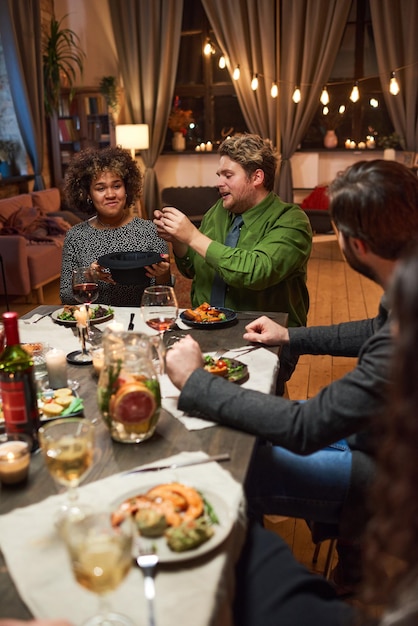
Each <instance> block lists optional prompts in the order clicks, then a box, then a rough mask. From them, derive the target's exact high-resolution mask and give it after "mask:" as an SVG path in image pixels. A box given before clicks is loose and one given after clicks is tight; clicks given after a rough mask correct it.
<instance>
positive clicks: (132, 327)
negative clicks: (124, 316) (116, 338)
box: [128, 313, 135, 330]
mask: <svg viewBox="0 0 418 626" xmlns="http://www.w3.org/2000/svg"><path fill="white" fill-rule="evenodd" d="M134 317H135V313H131V319H130V320H129V324H128V330H133V329H134Z"/></svg>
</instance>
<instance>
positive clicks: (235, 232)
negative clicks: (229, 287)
mask: <svg viewBox="0 0 418 626" xmlns="http://www.w3.org/2000/svg"><path fill="white" fill-rule="evenodd" d="M242 224H243V219H242V216H241V215H237V216H236V217H235V219H234V221H233V222H232V226H231V228H230V229H229V231H228V233H227V235H226V239H225V245H226V246H229V247H230V248H235V246H236V245H237V243H238V239H239V233H240V230H241V226H242ZM225 293H226V283H225V281H224V280H223V279H222V278H221V277H220V276H219V274H218V273H215V277H214V279H213V284H212V293H211V296H210V304H211V305H212V306H224V305H225Z"/></svg>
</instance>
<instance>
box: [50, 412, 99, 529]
mask: <svg viewBox="0 0 418 626" xmlns="http://www.w3.org/2000/svg"><path fill="white" fill-rule="evenodd" d="M38 434H39V444H40V447H41V450H42V454H43V456H44V459H45V463H46V466H47V469H48V471H49V473H50V474H51V476H52V478H53V479H54V480H55V481H56V482H57V483H58V484H59V485H64V486H65V487H67V498H66V501H65V502H64V503H63V505H62V506H61V508H60V510H59V511H58V514H57V525H58V526H59V527H61V526H62V524H63V523H66V522H67V521H68V520H71V519H80V518H83V517H84V516H85V515H86V513H87V512H88V510H87V509H86V508H85V507H81V506H80V505H79V504H78V490H77V487H78V485H79V484H80V482H81V481H82V479H83V478H84V477H85V476H86V475H87V472H88V471H89V470H90V468H91V466H92V464H93V455H94V425H93V424H92V423H91V422H88V421H87V420H86V419H85V418H79V417H65V418H62V419H57V420H54V421H52V422H49V423H47V424H45V425H44V426H41V428H40V429H39V431H38Z"/></svg>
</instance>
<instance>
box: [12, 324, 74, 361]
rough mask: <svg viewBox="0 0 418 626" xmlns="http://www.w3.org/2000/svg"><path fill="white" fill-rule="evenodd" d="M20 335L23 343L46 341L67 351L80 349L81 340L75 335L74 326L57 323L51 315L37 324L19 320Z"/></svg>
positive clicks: (53, 346)
mask: <svg viewBox="0 0 418 626" xmlns="http://www.w3.org/2000/svg"><path fill="white" fill-rule="evenodd" d="M19 337H20V341H21V342H22V343H38V342H39V343H46V344H49V345H50V346H51V347H52V348H60V349H61V350H64V352H66V353H69V352H74V350H80V341H79V340H78V337H76V336H75V335H74V333H73V327H67V326H63V325H62V324H56V323H55V322H53V321H52V319H51V318H50V317H44V318H43V319H42V320H39V322H37V323H36V324H25V323H24V321H23V320H19Z"/></svg>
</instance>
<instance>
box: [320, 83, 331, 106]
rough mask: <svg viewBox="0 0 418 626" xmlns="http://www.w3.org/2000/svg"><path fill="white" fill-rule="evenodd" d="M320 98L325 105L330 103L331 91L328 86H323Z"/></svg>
mask: <svg viewBox="0 0 418 626" xmlns="http://www.w3.org/2000/svg"><path fill="white" fill-rule="evenodd" d="M319 99H320V101H321V102H322V104H323V105H324V106H326V105H327V104H328V103H329V93H328V90H327V88H326V86H325V87H324V88H323V90H322V93H321V97H320V98H319Z"/></svg>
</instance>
